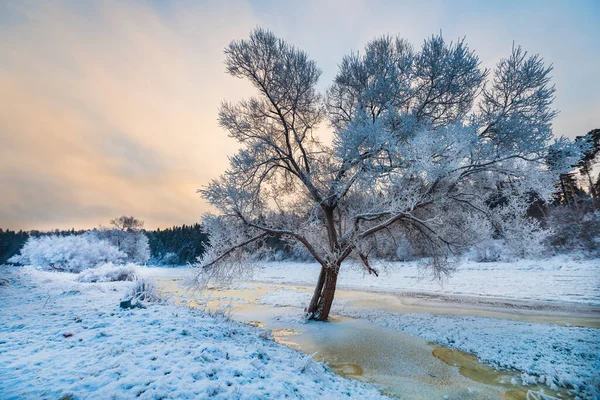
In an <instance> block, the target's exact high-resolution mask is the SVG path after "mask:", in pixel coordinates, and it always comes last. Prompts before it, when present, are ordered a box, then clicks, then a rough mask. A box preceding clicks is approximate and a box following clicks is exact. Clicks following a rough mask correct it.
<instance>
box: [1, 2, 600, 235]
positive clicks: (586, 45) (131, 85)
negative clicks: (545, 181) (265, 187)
mask: <svg viewBox="0 0 600 400" xmlns="http://www.w3.org/2000/svg"><path fill="white" fill-rule="evenodd" d="M598 11H599V8H598V7H597V6H594V2H590V3H586V2H579V3H578V5H577V6H569V3H566V2H552V1H550V2H546V1H533V2H528V3H527V4H520V3H519V4H517V3H512V2H508V3H490V2H475V1H465V2H461V3H460V4H459V5H456V4H452V3H447V2H441V1H429V2H425V3H424V2H421V1H418V2H417V1H403V2H395V1H372V0H369V1H366V0H365V1H354V2H346V1H340V0H334V1H320V0H319V1H317V0H309V1H306V2H279V1H274V0H273V1H271V0H264V1H252V2H247V1H243V0H238V1H222V2H204V1H202V2H183V1H182V2H179V1H128V2H123V1H117V0H108V1H102V2H81V1H75V0H73V1H67V0H65V1H60V0H59V1H52V2H42V1H39V2H34V1H27V0H25V1H22V2H21V1H19V2H4V3H0V54H2V56H1V57H0V92H1V93H2V96H0V227H2V228H6V227H10V228H24V229H31V228H36V229H50V228H70V227H76V228H87V227H91V226H96V225H98V224H100V223H107V222H108V221H109V220H110V219H111V218H114V217H115V216H118V215H120V214H125V213H126V214H132V215H135V216H137V217H138V218H141V219H144V220H145V221H146V226H147V227H150V228H154V227H156V226H162V227H165V226H169V225H172V224H181V223H191V222H194V221H198V220H199V218H200V215H201V214H202V213H203V212H204V211H205V210H206V209H207V205H206V204H205V203H204V202H203V201H202V199H201V198H200V196H199V195H197V194H196V189H198V188H199V187H201V186H203V185H205V184H206V183H207V182H208V181H209V179H211V178H214V177H216V176H218V175H219V174H220V173H221V172H222V171H223V170H224V169H225V168H226V165H227V155H231V154H232V153H233V152H234V151H235V148H236V147H235V146H236V145H235V143H234V141H233V140H231V139H229V138H228V137H227V135H226V133H225V132H223V131H222V130H221V129H220V128H219V127H218V126H217V111H218V104H219V103H220V101H222V100H232V101H235V100H239V99H241V98H244V97H247V96H249V95H251V94H253V89H252V88H251V87H250V85H249V84H248V83H246V82H243V81H240V80H237V79H234V78H232V77H230V76H228V75H226V74H225V70H224V65H223V60H224V56H223V49H224V47H225V46H226V45H227V44H228V43H229V42H230V41H231V40H233V39H240V38H245V37H247V36H248V33H249V32H250V30H251V29H252V28H254V27H256V26H259V25H260V26H264V27H266V28H269V29H272V30H273V31H274V32H275V33H276V34H277V35H279V36H281V37H283V38H284V39H286V40H288V41H289V42H290V43H292V44H294V45H296V46H298V47H300V48H302V49H304V50H306V51H307V52H308V53H309V55H310V56H311V57H312V58H313V59H315V60H316V61H317V62H318V64H319V66H320V67H321V68H322V69H323V76H322V79H321V82H320V84H319V87H320V88H321V89H325V88H326V87H327V85H328V84H329V83H330V82H331V80H332V79H333V77H334V75H335V73H336V71H337V65H338V63H339V62H340V61H341V59H342V57H343V55H345V54H348V53H349V52H351V51H357V50H361V49H362V48H363V46H364V44H365V43H366V42H367V41H368V40H370V39H372V38H373V37H375V36H378V35H381V34H386V33H389V34H400V35H402V36H403V37H406V38H407V39H409V40H410V41H411V42H412V43H413V44H414V45H415V46H419V45H420V44H421V43H422V41H423V39H425V38H426V37H427V36H429V35H431V34H434V33H437V32H439V31H440V30H442V31H443V33H444V35H445V36H446V37H447V38H449V39H454V38H458V37H463V36H466V38H467V42H468V43H469V44H470V46H471V47H472V48H474V49H475V50H476V51H477V53H478V54H479V55H480V58H481V59H482V62H483V64H484V66H487V67H492V66H493V65H494V64H495V63H496V62H497V61H498V60H499V58H500V57H503V56H506V55H508V54H509V52H510V47H511V46H512V42H513V40H515V41H516V42H517V43H518V44H522V45H523V46H524V47H525V48H526V49H527V50H529V51H531V52H539V53H540V54H542V55H543V56H544V57H545V59H546V60H547V61H548V62H551V63H554V67H555V69H554V77H555V82H556V85H557V90H558V91H557V101H556V106H557V108H559V109H560V110H561V114H560V115H559V117H558V118H557V120H556V124H555V132H557V133H558V134H564V135H568V136H570V137H574V136H576V135H581V134H584V133H585V132H587V131H588V130H590V129H592V128H595V127H598V126H597V125H598V122H599V121H598V120H597V116H598V115H600V95H599V93H600V81H599V80H598V79H597V76H596V75H597V65H598V64H599V62H600V52H598V51H594V50H597V48H598V47H597V46H598V45H597V43H596V37H598V35H600V31H599V28H598V25H597V24H596V23H595V20H596V19H597V18H598V16H599V15H598V14H599V12H598ZM322 132H325V133H326V134H327V129H323V130H322Z"/></svg>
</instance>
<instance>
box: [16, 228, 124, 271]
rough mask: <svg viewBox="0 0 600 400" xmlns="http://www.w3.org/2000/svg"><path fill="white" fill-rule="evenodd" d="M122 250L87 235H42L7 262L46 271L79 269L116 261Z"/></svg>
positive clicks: (32, 238)
mask: <svg viewBox="0 0 600 400" xmlns="http://www.w3.org/2000/svg"><path fill="white" fill-rule="evenodd" d="M124 258H125V253H123V252H122V251H119V250H118V249H117V248H116V247H115V246H113V245H111V244H110V243H108V242H107V241H105V240H98V239H95V238H93V237H92V236H90V235H80V236H57V235H51V236H43V237H38V238H36V237H31V238H29V239H28V240H27V242H26V243H25V245H24V246H23V248H22V249H21V253H20V254H19V255H16V256H14V257H12V258H10V259H9V262H11V263H16V264H22V265H33V266H35V267H36V268H41V269H44V270H50V271H64V272H75V273H77V272H81V271H83V270H85V269H88V268H95V267H97V266H98V265H100V264H106V263H109V262H110V263H120V262H122V260H123V259H124Z"/></svg>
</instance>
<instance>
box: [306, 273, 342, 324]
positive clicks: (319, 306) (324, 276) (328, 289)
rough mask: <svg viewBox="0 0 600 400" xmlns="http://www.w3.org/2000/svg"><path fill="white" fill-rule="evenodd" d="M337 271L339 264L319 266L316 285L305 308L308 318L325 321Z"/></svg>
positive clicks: (332, 295)
mask: <svg viewBox="0 0 600 400" xmlns="http://www.w3.org/2000/svg"><path fill="white" fill-rule="evenodd" d="M339 271H340V266H339V265H331V266H321V273H320V274H319V281H318V282H317V287H316V288H315V292H314V294H313V297H312V300H311V301H310V305H309V306H308V308H307V310H306V314H307V315H308V318H309V319H312V320H315V321H326V320H327V318H328V317H329V311H331V305H332V304H333V298H334V296H335V288H336V285H337V278H338V274H339Z"/></svg>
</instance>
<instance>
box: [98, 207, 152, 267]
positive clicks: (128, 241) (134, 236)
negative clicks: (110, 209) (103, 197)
mask: <svg viewBox="0 0 600 400" xmlns="http://www.w3.org/2000/svg"><path fill="white" fill-rule="evenodd" d="M110 224H111V225H112V226H114V229H100V231H94V234H95V235H97V236H98V237H99V238H100V239H105V240H108V241H109V242H111V243H112V244H114V245H115V246H117V249H119V250H120V251H122V252H124V253H125V254H126V259H127V262H132V263H136V264H144V263H146V262H147V261H148V259H149V258H150V246H149V243H148V237H147V236H146V235H145V233H144V231H142V230H141V229H142V228H143V227H144V221H140V220H138V219H137V218H135V217H127V216H125V215H123V216H121V217H119V218H115V219H113V220H111V221H110Z"/></svg>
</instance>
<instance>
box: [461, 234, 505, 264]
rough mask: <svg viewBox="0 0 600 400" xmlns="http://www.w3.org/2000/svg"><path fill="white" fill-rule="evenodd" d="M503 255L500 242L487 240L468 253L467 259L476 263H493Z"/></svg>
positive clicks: (503, 247) (503, 246) (502, 245)
mask: <svg viewBox="0 0 600 400" xmlns="http://www.w3.org/2000/svg"><path fill="white" fill-rule="evenodd" d="M505 253H506V248H505V245H504V242H503V241H502V240H499V239H488V240H485V241H483V242H482V243H480V244H478V245H477V246H475V247H474V248H473V249H472V250H471V252H470V253H469V258H470V259H471V260H473V261H477V262H494V261H500V260H501V259H502V256H503V255H504V254H505Z"/></svg>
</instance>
